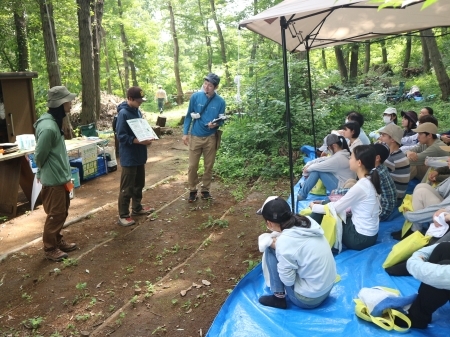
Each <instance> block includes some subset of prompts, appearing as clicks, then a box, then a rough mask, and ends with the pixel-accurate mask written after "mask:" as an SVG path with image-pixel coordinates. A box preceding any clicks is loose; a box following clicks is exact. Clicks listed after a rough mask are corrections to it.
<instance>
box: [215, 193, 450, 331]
mask: <svg viewBox="0 0 450 337" xmlns="http://www.w3.org/2000/svg"><path fill="white" fill-rule="evenodd" d="M296 187H297V188H296V189H295V191H298V186H296ZM308 199H311V200H313V199H316V197H314V196H310V197H309V198H308ZM288 200H290V199H288ZM308 202H309V201H302V202H300V203H299V204H300V207H299V209H302V208H303V205H306V204H307V203H308ZM403 221H404V219H403V217H402V216H400V215H399V216H398V217H396V218H395V219H394V220H392V221H389V222H382V223H380V231H379V236H378V241H377V244H376V245H375V246H373V247H370V248H367V249H365V250H363V251H354V250H344V251H343V252H342V253H341V254H339V255H336V257H335V258H336V264H337V271H338V274H339V275H340V276H341V281H340V282H338V283H336V285H335V287H334V288H333V290H332V291H331V294H330V297H329V298H328V299H327V300H326V301H325V302H324V303H323V304H322V305H321V306H320V307H319V308H316V309H313V310H303V309H300V308H298V307H296V306H294V305H293V304H292V303H290V302H289V301H288V309H287V310H281V309H275V308H270V307H264V306H262V305H261V304H259V302H258V298H259V297H260V296H262V295H266V294H270V289H269V288H267V287H266V286H265V284H264V277H263V275H262V270H261V265H258V266H257V267H256V268H255V269H253V270H252V271H251V272H250V273H248V274H247V275H246V276H245V277H244V278H243V279H242V280H241V281H240V282H239V283H238V285H237V286H236V287H235V289H234V290H233V291H232V292H231V294H230V296H229V297H228V298H227V300H226V301H225V303H224V305H223V306H222V308H221V309H220V311H219V313H218V315H217V317H216V318H215V320H214V322H213V324H212V325H211V327H210V329H209V331H208V334H207V336H209V337H217V336H224V337H225V336H226V337H230V336H233V337H244V336H246V337H247V336H251V337H274V336H277V337H294V336H308V337H313V336H325V335H327V336H394V335H395V336H398V335H399V333H398V332H395V331H385V330H383V329H381V328H379V327H377V326H376V325H374V324H373V323H369V322H366V321H364V320H361V319H359V318H358V317H356V315H355V313H354V307H355V304H354V302H353V299H354V298H357V294H358V292H359V290H360V289H361V288H363V287H373V286H385V287H390V288H395V289H399V290H400V291H401V293H402V295H404V296H408V295H412V294H415V293H416V292H417V289H418V287H419V284H420V282H419V281H418V280H416V279H414V278H413V277H412V276H408V277H406V276H404V277H391V276H389V275H388V274H387V273H386V272H385V271H384V269H383V268H382V264H383V262H384V260H385V259H386V256H387V255H388V254H389V252H390V250H391V248H392V246H393V245H394V244H395V243H396V242H397V241H395V240H393V239H392V238H391V236H390V232H392V231H394V230H398V229H400V228H401V226H402V224H403ZM256 244H257V238H255V245H256ZM406 334H407V335H408V336H424V337H425V336H426V337H438V336H442V337H444V336H445V337H447V336H449V334H450V304H449V303H447V304H446V305H445V306H443V307H442V308H440V309H439V310H438V311H436V312H435V313H434V315H433V322H432V324H430V325H429V327H428V329H426V330H420V329H410V330H409V331H408V332H407V333H406Z"/></svg>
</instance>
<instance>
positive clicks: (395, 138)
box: [378, 124, 411, 203]
mask: <svg viewBox="0 0 450 337" xmlns="http://www.w3.org/2000/svg"><path fill="white" fill-rule="evenodd" d="M402 136H403V130H402V129H401V128H400V127H399V126H397V125H395V124H389V125H386V126H385V127H384V128H382V129H381V130H380V138H379V139H378V140H379V141H381V142H384V143H385V144H386V145H387V146H389V151H390V154H389V157H388V158H387V159H386V160H385V161H384V165H385V166H386V167H387V169H388V170H389V173H390V175H391V178H392V180H393V181H394V183H395V189H396V192H397V203H401V200H402V199H403V197H404V196H405V193H406V189H407V188H408V184H409V180H410V173H411V167H410V165H409V159H408V157H406V154H404V153H403V152H402V151H401V150H400V145H401V141H402Z"/></svg>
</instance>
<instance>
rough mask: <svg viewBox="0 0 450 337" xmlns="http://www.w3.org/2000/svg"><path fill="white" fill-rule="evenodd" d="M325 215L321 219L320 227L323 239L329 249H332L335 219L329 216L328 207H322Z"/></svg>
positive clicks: (334, 236)
mask: <svg viewBox="0 0 450 337" xmlns="http://www.w3.org/2000/svg"><path fill="white" fill-rule="evenodd" d="M324 209H325V215H324V216H323V218H322V223H321V224H320V226H321V227H322V229H323V231H324V236H325V239H327V241H328V243H329V244H330V247H333V245H334V242H335V241H336V219H335V218H334V217H333V216H332V215H331V213H330V209H329V207H328V205H325V206H324Z"/></svg>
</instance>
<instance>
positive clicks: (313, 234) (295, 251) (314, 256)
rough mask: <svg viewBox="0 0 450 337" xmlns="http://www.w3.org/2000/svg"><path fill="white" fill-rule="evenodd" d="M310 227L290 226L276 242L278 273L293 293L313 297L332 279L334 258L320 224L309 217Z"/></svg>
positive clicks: (334, 269) (334, 271) (329, 285)
mask: <svg viewBox="0 0 450 337" xmlns="http://www.w3.org/2000/svg"><path fill="white" fill-rule="evenodd" d="M308 218H309V220H310V221H311V227H310V228H303V227H292V228H289V229H285V230H283V231H282V232H281V235H280V236H279V237H278V239H277V242H276V249H275V252H276V255H277V259H278V265H277V269H278V274H279V275H280V279H281V281H282V282H283V283H284V284H285V285H286V286H294V290H295V292H296V293H297V294H300V295H303V296H305V297H309V298H317V297H320V296H322V295H324V294H326V293H327V292H328V291H329V290H330V289H331V288H332V287H333V285H334V281H335V279H336V262H335V261H334V257H333V254H332V253H331V249H330V245H329V244H328V241H327V240H326V239H325V237H324V236H323V230H322V227H320V225H319V224H318V223H317V222H316V221H314V220H313V219H312V218H310V217H308Z"/></svg>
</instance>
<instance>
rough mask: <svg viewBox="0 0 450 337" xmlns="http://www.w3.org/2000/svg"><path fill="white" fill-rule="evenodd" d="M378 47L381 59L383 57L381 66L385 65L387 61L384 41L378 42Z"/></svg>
mask: <svg viewBox="0 0 450 337" xmlns="http://www.w3.org/2000/svg"><path fill="white" fill-rule="evenodd" d="M380 45H381V55H382V57H383V61H382V62H383V64H386V63H388V60H387V50H386V41H384V40H381V41H380Z"/></svg>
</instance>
